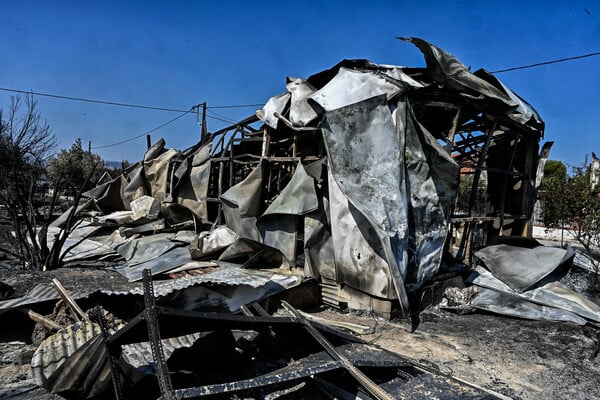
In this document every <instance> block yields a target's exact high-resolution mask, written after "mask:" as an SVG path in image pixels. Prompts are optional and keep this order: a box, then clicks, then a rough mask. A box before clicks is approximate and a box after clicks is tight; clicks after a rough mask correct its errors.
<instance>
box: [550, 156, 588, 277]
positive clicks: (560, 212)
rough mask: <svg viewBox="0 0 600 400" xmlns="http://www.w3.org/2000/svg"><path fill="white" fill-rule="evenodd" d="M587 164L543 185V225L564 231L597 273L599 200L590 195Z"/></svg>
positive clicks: (553, 178)
mask: <svg viewBox="0 0 600 400" xmlns="http://www.w3.org/2000/svg"><path fill="white" fill-rule="evenodd" d="M589 170H590V164H589V163H587V161H586V162H584V164H583V165H581V166H579V167H575V168H573V170H572V172H571V174H570V175H566V176H564V178H562V177H561V176H555V177H551V178H550V179H547V180H546V181H545V182H544V185H545V187H544V190H545V202H544V223H545V225H546V226H549V227H559V228H561V229H565V230H566V231H568V232H569V233H570V234H571V235H573V237H574V238H575V240H576V242H577V243H578V244H579V246H580V247H581V249H582V251H583V253H584V254H585V255H586V256H588V258H589V259H590V260H591V261H592V265H593V267H594V269H595V271H596V273H598V269H599V267H600V198H599V197H598V194H597V193H595V192H593V191H592V187H591V183H590V173H589Z"/></svg>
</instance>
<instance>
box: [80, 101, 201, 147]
mask: <svg viewBox="0 0 600 400" xmlns="http://www.w3.org/2000/svg"><path fill="white" fill-rule="evenodd" d="M194 109H195V108H194V107H192V108H191V109H190V110H189V111H184V112H183V113H182V114H180V115H178V116H177V117H175V118H173V119H171V120H169V121H167V122H165V123H164V124H162V125H159V126H157V127H156V128H152V129H150V130H149V131H146V132H144V133H140V134H139V135H137V136H134V137H131V138H129V139H125V140H122V141H120V142H116V143H111V144H106V145H103V146H92V149H94V150H97V149H106V148H108V147H114V146H118V145H121V144H125V143H128V142H131V141H134V140H136V139H139V138H141V137H144V136H146V135H149V134H151V133H152V132H156V131H157V130H159V129H161V128H164V127H165V126H167V125H169V124H172V123H173V122H175V121H177V120H178V119H179V118H181V117H183V116H184V115H186V114H190V113H195V111H194Z"/></svg>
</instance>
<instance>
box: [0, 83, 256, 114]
mask: <svg viewBox="0 0 600 400" xmlns="http://www.w3.org/2000/svg"><path fill="white" fill-rule="evenodd" d="M0 90H3V91H5V92H12V93H23V94H32V95H35V96H42V97H52V98H55V99H62V100H74V101H82V102H86V103H95V104H106V105H110V106H119V107H130V108H142V109H146V110H155V111H170V112H187V111H184V110H179V109H176V108H167V107H154V106H144V105H139V104H131V103H119V102H116V101H106V100H96V99H86V98H83V97H72V96H63V95H59V94H52V93H41V92H34V91H32V90H20V89H10V88H3V87H0ZM262 105H263V104H231V105H222V106H207V107H206V108H249V107H260V106H262Z"/></svg>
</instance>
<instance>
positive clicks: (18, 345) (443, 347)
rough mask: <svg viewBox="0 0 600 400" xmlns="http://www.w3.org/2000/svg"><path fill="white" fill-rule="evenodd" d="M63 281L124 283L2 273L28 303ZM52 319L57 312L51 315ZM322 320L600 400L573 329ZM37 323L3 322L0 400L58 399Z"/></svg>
mask: <svg viewBox="0 0 600 400" xmlns="http://www.w3.org/2000/svg"><path fill="white" fill-rule="evenodd" d="M52 278H58V279H59V280H60V281H61V282H62V283H63V285H64V286H65V287H67V289H68V290H75V289H80V290H81V289H98V288H100V287H104V288H112V289H116V288H118V287H119V286H121V285H124V284H125V279H124V278H122V277H121V276H120V275H118V274H116V273H113V272H109V271H106V270H103V269H95V268H64V269H60V270H57V271H51V272H31V271H18V270H16V269H15V268H0V281H1V282H5V283H8V284H10V285H12V286H13V287H15V289H16V293H15V294H16V295H22V294H24V293H26V292H27V290H29V289H30V288H32V287H33V286H34V285H35V284H37V283H40V282H44V283H47V284H49V285H50V284H51V280H52ZM565 280H566V281H567V283H568V284H569V285H570V286H572V287H576V288H578V290H580V291H582V292H585V293H586V294H587V295H588V296H590V297H591V298H593V299H594V300H596V301H598V297H597V295H598V292H597V289H598V286H597V284H596V283H594V281H593V278H592V277H591V276H590V274H589V273H587V272H584V271H581V270H573V271H572V272H571V274H570V275H569V277H568V278H565ZM49 311H51V310H49ZM317 314H318V315H320V316H322V317H325V318H329V319H337V320H343V321H346V322H355V323H359V324H362V325H369V326H371V327H372V328H373V329H372V332H371V333H369V334H367V335H363V336H362V338H363V339H364V340H366V341H369V342H372V343H374V344H377V345H379V346H381V347H383V348H385V349H388V350H390V351H392V352H396V353H398V354H401V355H403V356H407V357H410V358H413V359H415V360H420V361H422V362H428V363H432V364H435V365H437V366H438V367H439V369H440V370H441V371H442V372H445V373H451V374H453V375H455V376H457V377H459V378H462V379H464V380H467V381H469V382H472V383H474V384H477V385H480V386H482V387H484V388H488V389H491V390H494V391H496V392H499V393H502V394H503V395H506V396H509V397H512V398H516V399H564V398H569V399H571V400H576V399H582V400H583V399H600V356H599V355H598V346H599V341H600V337H599V333H600V330H599V329H597V328H594V327H591V326H584V327H581V326H576V325H572V324H569V323H549V322H540V321H526V320H519V319H514V318H508V317H502V316H496V315H491V314H481V313H478V314H468V315H458V314H454V313H451V312H448V311H443V310H440V309H437V308H435V307H434V308H431V309H429V310H426V311H424V312H423V313H422V314H421V316H420V319H421V321H420V324H419V325H418V327H417V329H416V330H415V331H414V332H411V330H412V328H413V325H412V324H411V322H410V321H408V320H401V319H394V320H392V321H386V320H383V319H380V318H376V317H372V316H365V315H359V314H356V313H340V312H338V311H334V310H320V311H318V312H317ZM33 326H34V325H33V323H32V322H31V321H30V320H29V319H28V317H27V316H26V315H24V314H23V313H19V312H9V313H5V314H3V315H0V327H1V328H0V329H1V333H0V400H3V399H60V397H58V396H54V395H50V394H47V393H46V392H45V391H44V390H43V389H40V388H37V387H36V386H34V385H33V382H32V380H31V371H30V365H29V361H30V358H31V355H32V354H33V351H34V350H35V346H34V345H33V344H32V343H31V334H32V331H33Z"/></svg>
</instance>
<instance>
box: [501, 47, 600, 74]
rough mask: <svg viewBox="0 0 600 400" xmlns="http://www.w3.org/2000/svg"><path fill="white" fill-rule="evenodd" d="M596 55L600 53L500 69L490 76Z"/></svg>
mask: <svg viewBox="0 0 600 400" xmlns="http://www.w3.org/2000/svg"><path fill="white" fill-rule="evenodd" d="M598 55H600V52H596V53H590V54H583V55H580V56H575V57H566V58H559V59H557V60H552V61H544V62H539V63H535V64H529V65H523V66H520V67H513V68H506V69H500V70H498V71H492V74H499V73H501V72H508V71H516V70H518V69H527V68H533V67H539V66H541V65H548V64H556V63H561V62H565V61H571V60H578V59H580V58H586V57H593V56H598Z"/></svg>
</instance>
